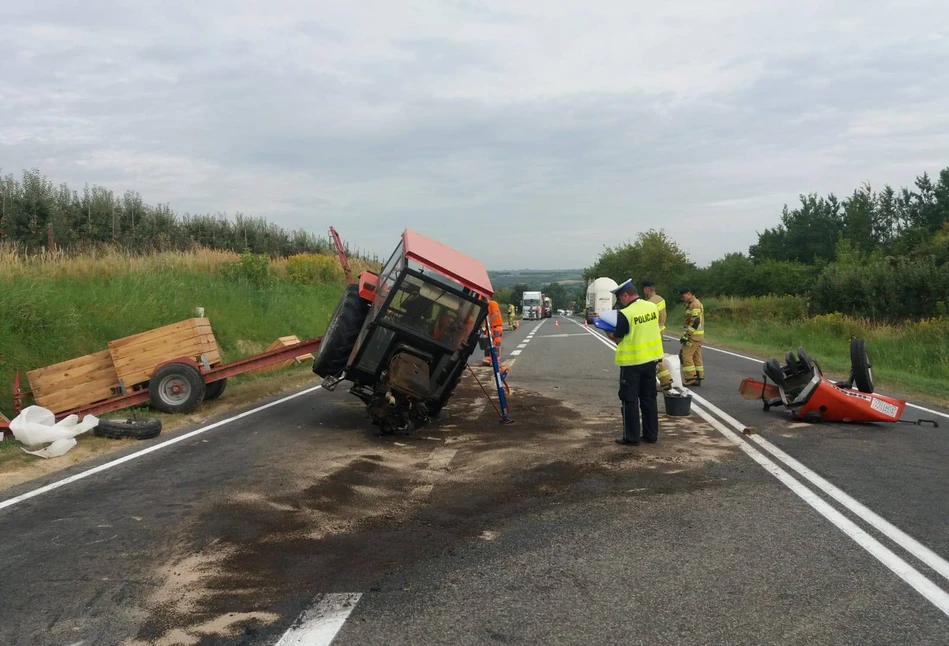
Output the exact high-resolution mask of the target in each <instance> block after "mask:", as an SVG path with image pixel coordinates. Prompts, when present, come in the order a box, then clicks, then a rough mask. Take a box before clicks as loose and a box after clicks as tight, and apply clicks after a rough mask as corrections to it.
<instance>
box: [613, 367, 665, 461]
mask: <svg viewBox="0 0 949 646" xmlns="http://www.w3.org/2000/svg"><path fill="white" fill-rule="evenodd" d="M619 398H620V402H621V403H622V406H623V438H624V439H626V440H627V441H629V442H639V441H640V426H639V411H640V410H641V411H642V413H643V423H642V439H645V440H646V441H647V442H655V441H656V440H657V439H659V407H658V405H657V404H656V362H655V361H650V362H649V363H642V364H640V365H638V366H620V369H619ZM637 404H638V406H637ZM637 409H638V410H637Z"/></svg>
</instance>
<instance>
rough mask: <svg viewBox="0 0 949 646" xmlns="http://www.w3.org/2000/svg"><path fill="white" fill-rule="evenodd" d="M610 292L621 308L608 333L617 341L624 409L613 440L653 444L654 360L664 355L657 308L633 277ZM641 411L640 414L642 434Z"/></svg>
mask: <svg viewBox="0 0 949 646" xmlns="http://www.w3.org/2000/svg"><path fill="white" fill-rule="evenodd" d="M613 293H614V294H616V297H617V299H618V301H619V305H620V308H621V309H620V314H619V316H617V317H616V329H615V330H614V331H613V332H612V334H610V337H611V338H612V339H613V340H614V341H616V342H617V344H618V345H617V346H616V356H615V357H614V361H615V363H616V365H618V366H619V367H620V376H619V398H620V402H621V404H622V410H623V437H622V439H619V440H616V443H617V444H625V445H633V446H635V445H637V444H639V443H640V441H641V440H643V441H646V442H649V443H650V444H654V443H656V442H657V441H658V440H659V408H658V406H657V404H656V362H657V361H659V360H660V359H662V356H663V353H662V335H661V334H660V333H659V309H658V308H657V307H656V305H655V304H653V303H650V302H649V301H647V300H644V299H641V298H639V292H637V291H636V286H635V285H633V280H632V279H629V280H627V281H626V282H624V283H623V284H622V285H620V286H619V287H617V288H616V289H614V290H613ZM640 410H641V411H642V414H643V420H642V432H641V433H640V424H639V412H640ZM640 435H642V438H641V439H640Z"/></svg>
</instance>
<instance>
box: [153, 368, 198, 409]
mask: <svg viewBox="0 0 949 646" xmlns="http://www.w3.org/2000/svg"><path fill="white" fill-rule="evenodd" d="M205 392H207V389H206V387H205V385H204V378H203V377H201V373H200V372H198V370H197V369H196V368H194V367H193V366H189V365H188V364H186V363H169V364H166V365H164V366H162V367H161V368H159V369H158V370H156V371H155V374H154V375H152V378H151V379H150V380H149V382H148V398H149V400H151V404H152V407H153V408H157V409H158V410H160V411H161V412H163V413H190V412H191V411H193V410H194V409H195V407H196V406H197V405H198V404H200V403H201V402H202V400H204V395H205Z"/></svg>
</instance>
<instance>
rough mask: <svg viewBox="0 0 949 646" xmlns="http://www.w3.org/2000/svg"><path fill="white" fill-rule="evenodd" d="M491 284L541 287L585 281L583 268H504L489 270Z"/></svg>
mask: <svg viewBox="0 0 949 646" xmlns="http://www.w3.org/2000/svg"><path fill="white" fill-rule="evenodd" d="M488 276H489V277H490V278H491V284H492V285H494V288H495V289H499V288H501V287H513V286H514V285H517V284H518V283H521V284H526V285H530V286H531V287H536V288H537V289H540V287H541V286H542V285H549V284H550V283H560V284H562V285H568V286H569V285H580V284H582V283H583V270H582V269H504V270H488Z"/></svg>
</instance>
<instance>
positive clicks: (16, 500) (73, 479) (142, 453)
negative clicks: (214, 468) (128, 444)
mask: <svg viewBox="0 0 949 646" xmlns="http://www.w3.org/2000/svg"><path fill="white" fill-rule="evenodd" d="M320 388H322V386H314V387H313V388H307V389H306V390H301V391H300V392H298V393H293V394H292V395H287V396H286V397H282V398H280V399H278V400H277V401H272V402H270V403H269V404H264V405H263V406H258V407H256V408H252V409H250V410H247V411H244V412H243V413H240V414H238V415H234V416H233V417H228V418H227V419H222V420H221V421H219V422H214V423H213V424H208V425H207V426H203V427H201V428H198V429H195V430H193V431H191V432H189V433H185V434H184V435H179V436H178V437H175V438H172V439H170V440H168V441H167V442H162V443H161V444H155V445H153V446H150V447H148V448H147V449H142V450H141V451H136V452H135V453H130V454H129V455H126V456H123V457H121V458H118V459H117V460H112V461H111V462H106V463H105V464H100V465H99V466H97V467H93V468H92V469H88V470H86V471H82V472H81V473H77V474H76V475H72V476H69V477H68V478H63V479H62V480H57V481H56V482H51V483H50V484H48V485H45V486H42V487H39V488H38V489H34V490H32V491H28V492H26V493H24V494H20V495H19V496H15V497H13V498H10V499H8V500H4V501H2V502H0V509H4V508H6V507H12V506H13V505H16V504H17V503H21V502H23V501H24V500H29V499H30V498H35V497H36V496H39V495H41V494H44V493H47V492H49V491H53V490H54V489H59V488H60V487H65V486H66V485H68V484H72V483H73V482H76V481H78V480H82V479H83V478H88V477H89V476H92V475H95V474H97V473H102V472H103V471H106V470H108V469H111V468H113V467H117V466H119V465H120V464H124V463H126V462H131V461H132V460H136V459H138V458H140V457H142V456H145V455H148V454H149V453H154V452H155V451H160V450H161V449H163V448H165V447H168V446H171V445H172V444H177V443H178V442H184V441H185V440H189V439H191V438H192V437H195V436H197V435H201V434H202V433H207V432H208V431H211V430H214V429H216V428H220V427H221V426H224V425H226V424H230V423H231V422H236V421H237V420H239V419H243V418H245V417H249V416H251V415H254V414H256V413H259V412H261V411H264V410H267V409H268V408H273V407H274V406H279V405H280V404H283V403H285V402H288V401H290V400H292V399H296V398H297V397H302V396H303V395H308V394H310V393H312V392H315V391H317V390H319V389H320Z"/></svg>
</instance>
